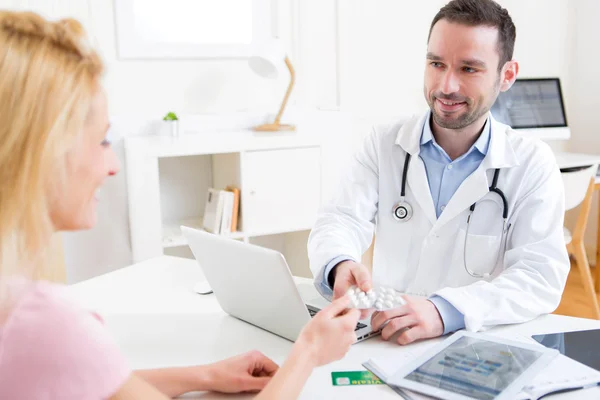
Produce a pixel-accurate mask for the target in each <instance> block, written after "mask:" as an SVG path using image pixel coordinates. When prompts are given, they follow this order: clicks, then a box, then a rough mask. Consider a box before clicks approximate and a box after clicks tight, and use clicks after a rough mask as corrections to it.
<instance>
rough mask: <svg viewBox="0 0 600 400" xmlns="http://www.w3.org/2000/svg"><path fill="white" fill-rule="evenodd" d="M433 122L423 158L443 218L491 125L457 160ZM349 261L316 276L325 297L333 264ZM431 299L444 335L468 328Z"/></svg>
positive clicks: (481, 152)
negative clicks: (439, 139)
mask: <svg viewBox="0 0 600 400" xmlns="http://www.w3.org/2000/svg"><path fill="white" fill-rule="evenodd" d="M430 121H431V113H429V114H428V116H427V119H426V120H425V124H424V126H423V133H422V134H421V145H420V152H419V157H421V160H423V163H424V164H425V170H426V172H427V181H428V183H429V191H430V192H431V198H432V199H433V204H434V206H435V214H436V216H437V217H438V218H439V216H440V215H441V214H442V212H444V209H445V208H446V205H447V204H448V202H449V201H450V199H451V198H452V196H453V195H454V193H455V192H456V190H457V189H458V187H459V186H460V185H461V183H462V182H463V181H464V180H465V179H467V177H468V176H469V175H471V174H472V173H473V172H474V171H475V170H476V169H477V168H478V167H479V165H480V164H481V161H483V159H484V158H485V156H486V154H487V152H488V149H489V145H490V137H491V124H490V119H489V118H488V119H487V121H486V123H485V125H484V128H483V130H482V132H481V135H479V138H478V139H477V141H475V143H474V144H473V146H471V148H470V149H469V151H467V152H466V153H465V154H463V155H462V156H460V157H458V158H457V159H456V160H451V159H450V157H449V156H448V154H446V152H445V151H444V149H442V148H441V147H440V146H439V145H438V144H437V142H436V141H435V138H434V137H433V132H432V131H431V125H430V123H431V122H430ZM345 260H353V261H356V260H354V259H353V258H352V257H350V256H347V255H340V256H338V257H336V258H334V259H333V260H331V261H330V262H329V263H328V264H327V265H326V266H325V267H323V270H322V274H321V276H320V277H317V278H316V279H315V285H316V287H317V289H319V292H321V294H322V295H323V296H325V297H327V298H329V299H331V297H332V295H333V290H332V288H331V287H330V286H329V283H328V279H327V278H328V277H329V273H330V272H331V270H332V269H333V267H335V266H336V265H337V264H339V263H340V262H342V261H345ZM429 300H430V301H431V302H432V303H433V304H434V305H435V306H436V308H437V310H438V312H439V313H440V316H441V317H442V321H443V323H444V334H446V333H450V332H454V331H456V330H459V329H462V328H464V327H465V318H464V315H463V314H462V313H461V312H460V311H458V310H457V309H456V308H455V307H454V306H453V305H452V304H450V303H449V302H448V301H446V300H445V299H444V298H442V297H439V296H435V295H434V296H432V297H431V298H430V299H429Z"/></svg>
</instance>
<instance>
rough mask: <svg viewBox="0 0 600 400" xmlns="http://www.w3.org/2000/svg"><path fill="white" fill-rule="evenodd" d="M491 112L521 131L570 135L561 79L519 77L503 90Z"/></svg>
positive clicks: (540, 135) (553, 136)
mask: <svg viewBox="0 0 600 400" xmlns="http://www.w3.org/2000/svg"><path fill="white" fill-rule="evenodd" d="M491 111H492V115H493V116H494V118H496V120H498V121H500V122H502V123H504V124H506V125H509V126H510V127H512V128H513V129H515V130H516V131H517V132H518V133H519V134H523V135H528V136H535V137H538V138H540V139H545V140H551V139H554V140H556V139H568V138H569V137H570V136H571V131H570V129H569V127H568V125H567V115H566V113H565V104H564V101H563V96H562V90H561V88H560V80H559V79H558V78H531V79H529V78H528V79H517V80H516V81H515V83H514V84H513V86H512V87H511V88H510V89H509V90H507V91H506V92H501V93H500V95H499V96H498V99H497V100H496V102H495V103H494V105H493V106H492V110H491Z"/></svg>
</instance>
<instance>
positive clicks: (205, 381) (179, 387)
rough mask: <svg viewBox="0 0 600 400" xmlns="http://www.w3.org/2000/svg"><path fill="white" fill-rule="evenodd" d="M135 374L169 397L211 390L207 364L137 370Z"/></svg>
mask: <svg viewBox="0 0 600 400" xmlns="http://www.w3.org/2000/svg"><path fill="white" fill-rule="evenodd" d="M135 374H136V375H137V376H139V377H140V378H142V379H144V380H145V381H146V382H148V383H149V384H151V385H152V386H154V387H155V388H157V389H158V390H159V391H161V392H162V393H164V394H165V395H167V396H168V397H177V396H179V395H182V394H184V393H188V392H194V391H204V390H210V388H209V380H210V377H209V371H208V368H207V367H206V366H197V367H180V368H160V369H144V370H137V371H135Z"/></svg>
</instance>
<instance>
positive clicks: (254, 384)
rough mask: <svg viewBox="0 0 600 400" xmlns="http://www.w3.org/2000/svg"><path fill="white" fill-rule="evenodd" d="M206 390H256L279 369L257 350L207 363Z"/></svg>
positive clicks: (225, 391) (235, 391)
mask: <svg viewBox="0 0 600 400" xmlns="http://www.w3.org/2000/svg"><path fill="white" fill-rule="evenodd" d="M205 368H206V370H205V371H203V372H204V373H206V378H208V381H207V386H208V390H212V391H215V392H222V393H238V392H258V391H260V390H262V388H264V387H265V385H266V384H267V383H269V381H270V380H271V378H272V377H273V375H275V372H277V370H278V369H279V367H278V366H277V364H275V363H274V362H273V361H272V360H271V359H269V358H268V357H266V356H265V355H263V354H262V353H261V352H259V351H251V352H248V353H245V354H241V355H239V356H236V357H232V358H228V359H225V360H222V361H219V362H216V363H214V364H210V365H207V366H206V367H205Z"/></svg>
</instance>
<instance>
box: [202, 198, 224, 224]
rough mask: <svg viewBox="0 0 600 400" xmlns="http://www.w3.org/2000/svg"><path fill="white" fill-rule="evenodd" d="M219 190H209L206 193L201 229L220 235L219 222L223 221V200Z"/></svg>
mask: <svg viewBox="0 0 600 400" xmlns="http://www.w3.org/2000/svg"><path fill="white" fill-rule="evenodd" d="M221 192H222V191H221V190H217V189H213V188H209V189H208V191H207V193H206V205H205V206H204V218H203V220H202V228H203V229H204V230H206V231H207V232H211V233H217V234H218V233H221V220H222V219H223V203H224V198H223V195H222V193H221Z"/></svg>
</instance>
